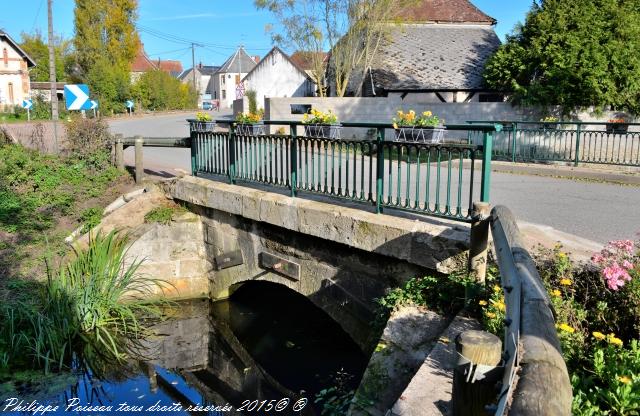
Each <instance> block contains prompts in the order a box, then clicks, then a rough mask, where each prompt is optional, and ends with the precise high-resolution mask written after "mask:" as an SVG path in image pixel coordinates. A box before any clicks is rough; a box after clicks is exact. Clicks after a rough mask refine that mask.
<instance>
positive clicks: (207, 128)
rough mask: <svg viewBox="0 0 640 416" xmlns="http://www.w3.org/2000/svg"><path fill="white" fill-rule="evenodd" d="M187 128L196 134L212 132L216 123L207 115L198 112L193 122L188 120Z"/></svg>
mask: <svg viewBox="0 0 640 416" xmlns="http://www.w3.org/2000/svg"><path fill="white" fill-rule="evenodd" d="M189 128H190V130H191V131H195V132H198V133H207V132H212V131H214V130H215V128H216V122H215V121H213V120H212V119H211V116H210V115H209V114H207V113H202V112H198V113H196V118H195V120H189Z"/></svg>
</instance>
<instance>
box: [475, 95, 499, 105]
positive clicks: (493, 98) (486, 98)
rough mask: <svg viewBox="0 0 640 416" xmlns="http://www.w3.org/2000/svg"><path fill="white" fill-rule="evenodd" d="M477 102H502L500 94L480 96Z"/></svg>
mask: <svg viewBox="0 0 640 416" xmlns="http://www.w3.org/2000/svg"><path fill="white" fill-rule="evenodd" d="M478 101H479V102H481V103H501V102H503V101H504V96H503V95H502V94H480V95H478Z"/></svg>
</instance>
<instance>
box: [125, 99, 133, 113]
mask: <svg viewBox="0 0 640 416" xmlns="http://www.w3.org/2000/svg"><path fill="white" fill-rule="evenodd" d="M124 105H126V106H127V110H129V116H131V110H132V109H133V100H127V101H125V103H124Z"/></svg>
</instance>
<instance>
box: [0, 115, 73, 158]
mask: <svg viewBox="0 0 640 416" xmlns="http://www.w3.org/2000/svg"><path fill="white" fill-rule="evenodd" d="M56 128H57V135H58V145H57V148H58V149H63V148H64V144H65V142H66V140H67V130H66V128H65V125H64V123H62V122H58V123H57V126H56ZM0 130H2V131H3V132H4V134H5V136H7V138H8V139H9V140H10V141H11V142H13V143H20V144H21V145H23V146H25V147H28V148H30V149H35V150H39V151H41V152H45V153H54V151H55V149H56V143H55V139H54V134H53V132H54V130H53V122H51V121H34V122H29V123H4V124H0Z"/></svg>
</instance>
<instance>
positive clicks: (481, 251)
mask: <svg viewBox="0 0 640 416" xmlns="http://www.w3.org/2000/svg"><path fill="white" fill-rule="evenodd" d="M490 211H491V205H489V203H488V202H474V203H473V216H474V218H475V219H474V222H473V223H471V238H470V240H471V244H470V247H469V265H468V267H469V273H471V274H473V275H474V276H475V279H476V281H477V282H478V283H484V281H485V278H486V276H487V251H488V248H489V222H490V221H489V216H490Z"/></svg>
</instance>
